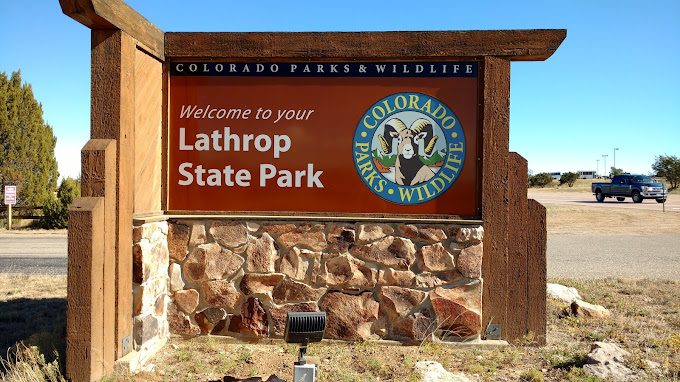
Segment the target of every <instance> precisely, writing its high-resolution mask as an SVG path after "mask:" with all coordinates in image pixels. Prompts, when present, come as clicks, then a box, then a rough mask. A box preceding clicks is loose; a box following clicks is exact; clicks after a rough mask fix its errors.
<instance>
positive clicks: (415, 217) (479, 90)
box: [162, 56, 485, 223]
mask: <svg viewBox="0 0 680 382" xmlns="http://www.w3.org/2000/svg"><path fill="white" fill-rule="evenodd" d="M300 62H301V61H300V60H296V59H291V58H270V57H262V58H257V59H252V58H251V59H248V58H242V57H228V56H220V57H218V58H213V59H210V60H206V59H205V58H204V57H186V56H185V57H181V58H170V57H168V59H167V61H166V62H165V64H164V67H165V69H164V73H165V83H166V84H167V85H166V93H167V96H166V97H164V105H163V106H164V112H163V115H164V116H165V123H164V128H163V133H164V136H163V155H164V160H163V164H164V166H163V170H162V173H163V176H162V181H163V190H164V193H163V198H162V199H163V200H162V208H163V209H164V210H165V211H166V213H167V214H168V215H170V216H187V215H191V216H222V217H233V218H241V217H261V218H267V219H285V220H289V219H298V218H299V219H319V220H338V221H351V220H357V219H363V220H384V221H394V220H399V221H405V222H413V221H416V222H425V221H427V222H432V223H438V222H460V221H463V222H469V223H478V222H480V221H482V188H483V179H482V173H483V137H484V121H483V116H484V113H483V111H484V105H483V89H484V68H485V65H484V60H483V58H482V57H467V56H460V57H446V58H442V57H434V58H433V57H427V58H423V59H417V60H414V59H408V58H397V59H395V58H383V57H370V56H367V57H361V58H338V59H329V58H325V57H314V58H309V57H308V58H306V59H305V61H304V63H305V64H309V65H325V66H328V65H329V64H340V65H344V64H349V65H354V66H356V65H359V64H357V63H371V64H389V65H392V64H401V65H404V70H406V65H409V68H413V65H420V64H447V63H454V64H455V63H471V62H472V63H475V65H476V67H475V73H474V74H475V75H474V78H475V82H476V85H475V86H476V90H475V91H476V100H477V101H476V102H477V104H476V105H475V106H474V108H475V110H474V114H475V118H474V122H473V123H474V126H473V129H474V130H475V135H476V139H475V140H474V146H473V147H471V149H472V150H473V152H474V157H469V158H467V161H468V163H466V164H467V165H468V166H470V167H474V168H473V169H472V170H469V169H468V170H467V171H472V172H474V178H475V181H474V191H472V192H473V193H474V196H473V198H472V199H471V200H470V201H469V203H471V204H473V211H472V212H468V213H432V212H407V213H398V212H397V213H395V212H388V213H386V212H383V211H378V212H375V211H372V212H356V211H352V212H338V211H332V212H326V211H324V212H321V211H298V210H289V211H281V210H280V209H271V210H267V211H264V210H238V209H229V208H226V209H217V210H202V209H186V208H173V205H172V204H173V203H171V202H170V198H171V197H172V196H171V191H170V190H171V188H172V186H171V183H170V182H171V174H170V172H171V171H173V170H174V169H171V167H170V161H171V158H170V157H171V154H170V152H171V150H172V147H171V145H172V143H171V142H170V135H171V131H170V129H171V128H173V127H172V126H171V120H172V116H171V115H170V114H171V110H170V109H171V107H170V104H171V102H172V101H171V96H172V86H171V84H170V82H171V78H172V74H171V73H172V71H173V66H174V65H178V64H186V65H190V64H196V65H197V66H198V68H202V67H205V65H206V64H208V65H211V66H212V68H214V67H215V65H218V64H219V63H238V64H250V65H253V66H254V65H261V66H262V65H264V66H265V67H267V65H270V64H275V63H278V64H289V65H295V64H296V63H298V64H299V63H300ZM185 69H186V67H185ZM211 76H215V73H214V72H213V73H212V74H211ZM392 77H394V76H392ZM427 77H429V78H431V77H432V76H426V78H427ZM369 78H371V77H370V76H369ZM401 78H417V77H401ZM376 101H377V100H376ZM367 107H368V106H367ZM468 124H469V122H468ZM468 147H469V146H468Z"/></svg>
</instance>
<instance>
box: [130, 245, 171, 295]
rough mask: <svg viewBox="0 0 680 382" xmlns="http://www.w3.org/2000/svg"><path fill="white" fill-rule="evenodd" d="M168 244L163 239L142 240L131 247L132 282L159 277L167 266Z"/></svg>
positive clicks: (143, 281) (140, 282)
mask: <svg viewBox="0 0 680 382" xmlns="http://www.w3.org/2000/svg"><path fill="white" fill-rule="evenodd" d="M168 262H169V258H168V246H167V244H166V242H165V241H164V240H158V241H155V242H148V241H146V240H142V241H140V242H139V243H136V244H135V245H134V246H133V247H132V277H133V279H132V280H133V282H135V283H137V284H143V283H145V282H147V281H148V280H150V279H154V278H157V277H159V276H160V275H161V274H163V273H165V270H166V269H167V268H168Z"/></svg>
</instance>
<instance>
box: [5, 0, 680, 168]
mask: <svg viewBox="0 0 680 382" xmlns="http://www.w3.org/2000/svg"><path fill="white" fill-rule="evenodd" d="M128 4H130V5H131V6H132V7H133V8H134V9H136V10H137V11H138V12H139V13H141V14H142V15H143V16H145V17H146V18H147V19H148V20H150V21H151V22H153V23H154V24H156V25H157V26H158V27H159V28H161V29H162V30H164V31H173V32H180V31H223V32H230V31H245V32H249V31H395V30H478V29H543V28H559V29H567V38H566V40H565V41H564V42H563V43H562V46H561V47H560V48H559V49H558V50H557V52H556V53H555V54H554V55H553V56H552V57H551V58H549V59H548V60H547V61H544V62H515V63H513V64H512V81H511V100H510V149H511V150H512V151H516V152H518V153H520V154H521V155H522V156H524V157H525V158H526V159H527V160H528V162H529V169H531V170H533V171H534V172H535V173H538V172H542V171H576V170H595V169H596V165H597V162H596V160H598V159H599V160H600V162H599V170H600V172H602V171H603V169H604V159H603V158H602V155H608V157H607V158H606V161H607V167H610V166H612V165H613V159H614V158H613V156H614V148H619V150H618V151H617V152H616V166H617V167H619V168H623V169H624V170H626V171H629V172H634V173H647V172H649V171H651V164H652V163H653V162H654V157H655V156H656V155H659V154H668V155H678V156H680V71H679V69H680V2H679V1H677V0H671V1H646V2H639V1H597V2H594V1H570V2H548V1H544V2H539V1H485V2H476V1H473V2H456V1H429V2H416V1H401V0H397V1H389V2H387V1H372V2H366V1H345V2H342V3H339V2H332V3H331V2H313V3H312V2H303V1H286V2H280V1H277V2H273V1H259V2H231V1H228V2H227V1H201V2H187V1H155V0H153V1H151V0H134V1H133V0H130V1H128ZM17 69H21V72H22V78H23V80H24V81H26V82H28V83H30V84H32V86H33V91H34V93H35V96H36V98H37V99H38V101H39V102H41V103H42V105H43V110H44V118H45V119H46V121H47V122H48V123H49V124H50V125H51V126H52V127H53V129H54V132H55V135H56V136H57V138H58V142H57V148H56V156H57V160H58V162H59V171H60V173H61V175H68V176H77V175H78V172H79V170H80V168H79V166H80V149H81V148H82V146H83V145H84V144H85V142H87V140H88V138H89V111H90V32H89V29H88V28H86V27H85V26H83V25H81V24H79V23H77V22H76V21H74V20H72V19H70V18H69V17H67V16H65V15H63V14H62V12H61V8H60V7H59V2H58V0H49V1H47V0H22V1H9V0H0V72H7V74H8V75H9V74H10V73H11V72H12V71H16V70H17Z"/></svg>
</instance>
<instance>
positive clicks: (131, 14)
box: [59, 0, 165, 60]
mask: <svg viewBox="0 0 680 382" xmlns="http://www.w3.org/2000/svg"><path fill="white" fill-rule="evenodd" d="M59 4H60V5H61V10H62V12H64V14H65V15H67V16H69V17H71V18H72V19H74V20H76V21H78V22H79V23H81V24H83V25H85V26H86V27H88V28H90V29H92V30H95V29H100V30H122V31H124V32H125V33H127V34H128V35H130V36H132V37H133V38H135V39H136V40H138V41H139V42H141V43H142V44H143V45H144V47H145V48H146V50H148V51H149V53H151V54H153V55H154V56H155V57H156V58H158V59H161V60H164V59H165V53H164V43H165V36H164V33H163V31H162V30H160V29H159V28H158V27H157V26H155V25H154V24H152V23H151V22H150V21H149V20H147V19H146V18H144V17H143V16H142V15H140V14H139V13H137V11H135V10H134V9H132V7H130V6H129V5H127V4H126V3H125V2H123V1H122V0H59Z"/></svg>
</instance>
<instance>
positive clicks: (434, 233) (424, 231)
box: [418, 227, 446, 243]
mask: <svg viewBox="0 0 680 382" xmlns="http://www.w3.org/2000/svg"><path fill="white" fill-rule="evenodd" d="M418 237H419V238H420V239H422V240H425V241H429V242H430V243H437V242H440V241H444V240H446V233H444V230H443V229H441V228H435V227H419V228H418Z"/></svg>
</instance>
